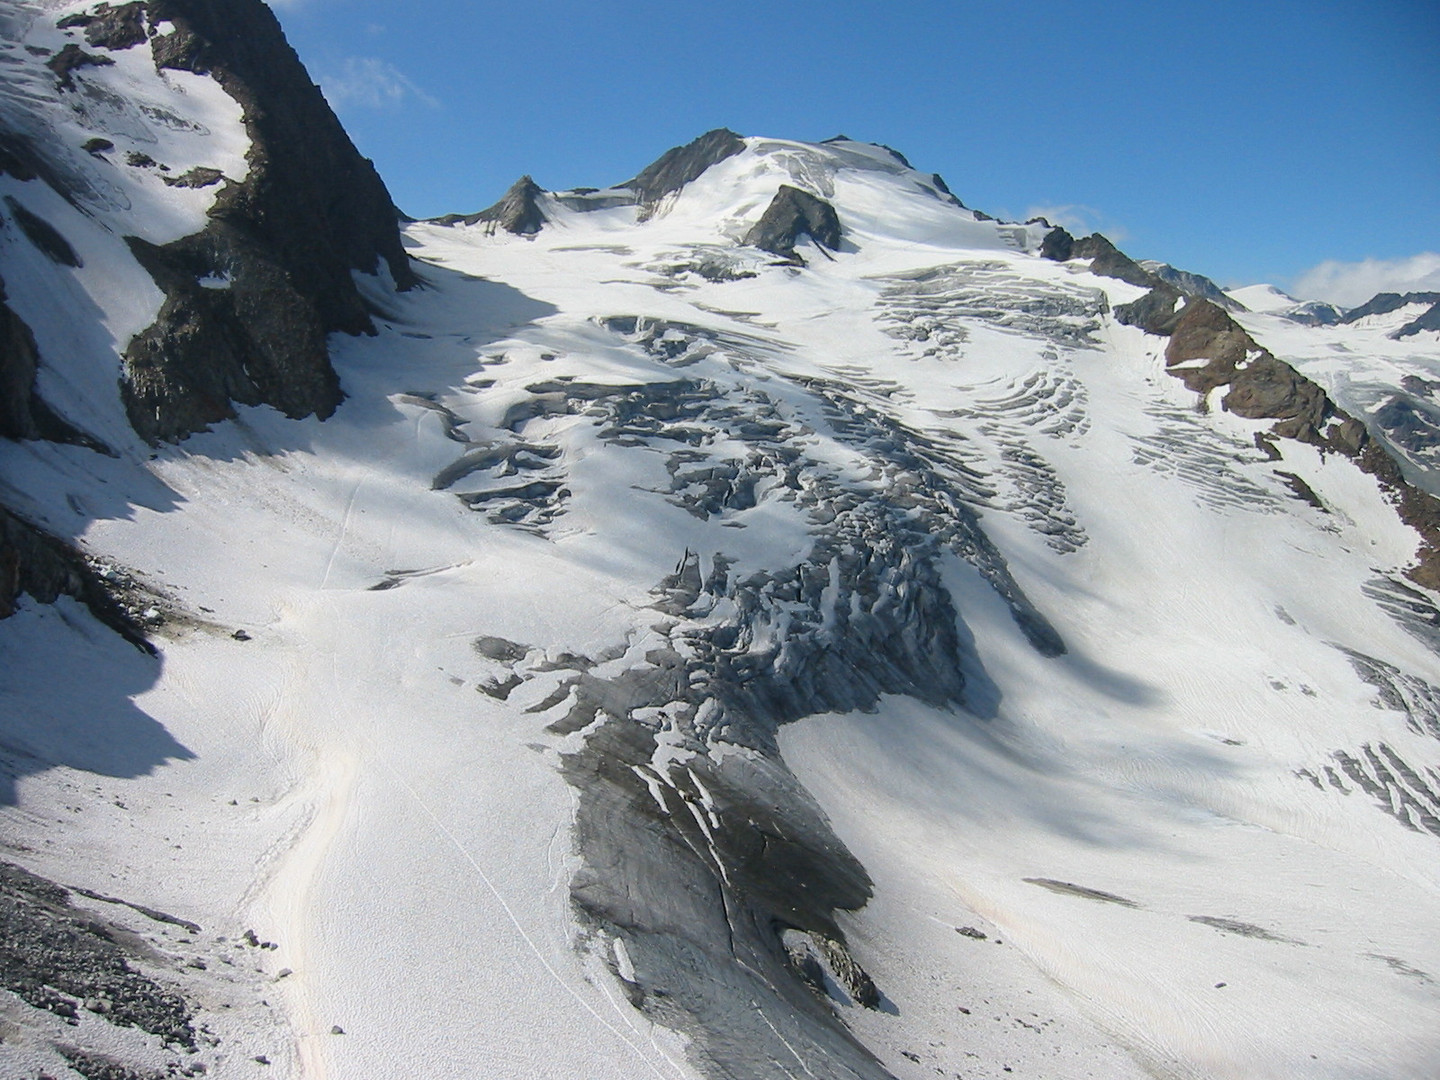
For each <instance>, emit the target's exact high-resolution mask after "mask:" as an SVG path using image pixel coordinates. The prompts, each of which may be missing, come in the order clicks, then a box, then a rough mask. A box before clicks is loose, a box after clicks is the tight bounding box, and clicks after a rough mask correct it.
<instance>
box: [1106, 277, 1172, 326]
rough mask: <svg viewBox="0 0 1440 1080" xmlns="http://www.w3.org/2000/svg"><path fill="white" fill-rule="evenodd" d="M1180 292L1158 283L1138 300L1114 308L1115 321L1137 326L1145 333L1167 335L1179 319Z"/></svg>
mask: <svg viewBox="0 0 1440 1080" xmlns="http://www.w3.org/2000/svg"><path fill="white" fill-rule="evenodd" d="M1182 310H1183V308H1182V307H1181V305H1180V293H1179V291H1178V290H1177V289H1175V288H1173V287H1172V286H1170V285H1159V286H1156V287H1155V288H1153V289H1151V290H1150V291H1149V292H1148V293H1146V294H1145V295H1144V296H1142V297H1141V298H1140V299H1139V300H1134V301H1131V302H1130V303H1128V304H1121V305H1120V306H1118V307H1117V308H1116V309H1115V321H1116V322H1121V323H1124V324H1125V325H1126V326H1138V327H1140V329H1142V330H1144V331H1145V332H1146V333H1150V334H1160V335H1168V334H1169V333H1170V332H1171V331H1172V330H1174V329H1175V324H1176V323H1177V322H1179V321H1180V313H1181V311H1182Z"/></svg>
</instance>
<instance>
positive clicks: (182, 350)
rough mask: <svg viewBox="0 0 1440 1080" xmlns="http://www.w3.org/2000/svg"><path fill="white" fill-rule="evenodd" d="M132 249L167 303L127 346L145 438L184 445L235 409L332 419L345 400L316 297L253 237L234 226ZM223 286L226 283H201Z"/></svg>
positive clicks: (135, 411)
mask: <svg viewBox="0 0 1440 1080" xmlns="http://www.w3.org/2000/svg"><path fill="white" fill-rule="evenodd" d="M130 248H131V251H132V252H133V253H134V254H135V257H136V259H137V260H138V261H139V262H140V264H141V265H142V266H144V267H145V269H146V270H148V271H149V273H150V276H151V277H153V278H154V279H155V282H156V284H157V285H159V286H160V287H161V289H163V290H164V292H165V301H164V303H163V304H162V305H161V308H160V314H159V316H158V318H156V320H155V322H154V323H153V324H152V325H151V326H150V327H148V328H147V329H146V330H144V331H143V332H141V333H139V334H137V335H135V337H134V338H133V339H132V340H131V342H130V344H129V346H128V347H127V348H126V350H125V374H126V377H125V380H124V381H123V382H122V383H121V387H120V389H121V395H122V398H123V400H124V402H125V408H126V412H127V413H128V415H129V417H130V423H131V425H132V426H133V427H134V428H135V430H136V431H137V432H138V433H139V434H140V435H141V436H142V437H143V438H145V439H147V440H149V441H151V442H156V441H159V440H162V439H180V438H183V437H184V436H186V435H188V434H190V433H191V432H193V431H198V430H201V429H202V428H205V427H206V426H208V425H209V424H212V423H216V422H218V421H221V420H225V419H228V418H229V417H232V416H234V415H235V411H234V407H233V404H232V403H239V404H242V405H260V404H269V405H273V406H275V407H276V408H277V409H280V410H281V411H282V412H284V413H285V414H286V415H287V416H292V417H300V416H305V415H307V414H309V413H312V412H313V413H317V414H319V415H320V416H322V417H324V416H328V415H330V413H332V412H333V411H334V409H335V406H336V405H338V404H339V403H340V399H341V393H340V380H339V378H338V377H337V376H336V374H335V371H334V369H333V368H332V367H331V366H330V359H329V354H328V352H327V349H326V345H325V330H324V324H323V323H321V322H320V321H319V319H318V318H317V317H316V312H315V306H314V303H313V301H312V300H311V299H310V298H309V297H307V296H306V295H305V294H304V293H302V292H301V291H300V290H299V288H298V287H297V286H296V283H295V281H294V279H293V278H292V277H291V276H290V275H289V274H287V273H286V272H285V270H284V268H283V267H281V266H277V265H276V263H275V262H274V261H273V259H271V258H270V257H269V255H270V253H269V251H268V250H267V249H266V248H265V247H263V246H262V245H260V244H257V243H256V241H255V240H254V238H253V237H251V236H249V235H247V233H246V232H245V231H243V230H240V229H235V228H233V227H232V226H229V225H227V224H224V223H219V222H217V223H213V224H212V225H211V226H210V227H209V228H207V229H206V230H205V231H204V232H202V233H198V234H197V235H195V236H192V237H187V238H186V239H184V240H181V241H179V242H177V243H174V244H170V245H167V246H166V247H157V246H155V245H153V244H148V243H146V242H144V241H143V240H136V239H134V238H132V239H131V241H130ZM202 280H207V281H209V280H218V281H222V282H224V283H225V284H224V287H222V288H213V287H207V286H206V285H202V284H200V282H201V281H202Z"/></svg>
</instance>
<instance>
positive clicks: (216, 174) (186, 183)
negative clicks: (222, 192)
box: [165, 165, 225, 188]
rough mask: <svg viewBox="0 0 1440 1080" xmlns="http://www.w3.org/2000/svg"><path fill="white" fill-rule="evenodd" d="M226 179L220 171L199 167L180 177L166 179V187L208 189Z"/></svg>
mask: <svg viewBox="0 0 1440 1080" xmlns="http://www.w3.org/2000/svg"><path fill="white" fill-rule="evenodd" d="M224 179H225V174H224V173H222V172H221V171H220V170H219V169H209V168H206V167H205V166H203V165H197V166H195V168H193V169H190V170H189V171H188V172H184V173H181V174H180V175H179V176H167V177H165V186H166V187H183V188H206V187H214V186H215V185H216V184H218V183H219V182H220V181H221V180H224Z"/></svg>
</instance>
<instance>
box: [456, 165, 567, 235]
mask: <svg viewBox="0 0 1440 1080" xmlns="http://www.w3.org/2000/svg"><path fill="white" fill-rule="evenodd" d="M543 194H544V192H543V191H542V190H541V188H540V185H539V184H537V183H535V181H534V180H532V179H531V178H530V177H529V176H522V177H521V178H520V179H519V180H516V181H515V183H513V184H511V185H510V190H509V191H507V192H505V194H504V195H503V196H502V197H501V199H500V201H499V202H497V203H496V204H495V205H494V206H491V207H489V208H488V209H485V210H481V211H480V212H479V213H478V214H468V215H461V214H448V215H446V216H445V217H442V218H436V219H435V223H436V224H437V225H480V224H484V225H486V226H487V229H486V232H487V233H488V234H493V233H494V232H495V230H496V229H504V230H505V231H506V232H508V233H513V234H514V235H516V236H533V235H534V234H535V233H538V232H539V231H540V230H541V229H542V228H543V227H544V225H545V222H546V220H547V219H546V217H545V213H544V211H543V210H541V209H540V196H541V195H543Z"/></svg>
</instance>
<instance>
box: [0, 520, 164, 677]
mask: <svg viewBox="0 0 1440 1080" xmlns="http://www.w3.org/2000/svg"><path fill="white" fill-rule="evenodd" d="M22 593H24V594H27V595H29V596H32V597H34V598H35V599H36V600H39V601H40V602H41V603H43V604H53V603H54V602H55V601H56V600H57V599H58V598H60V597H61V596H69V597H71V598H73V599H75V600H78V601H80V603H82V604H84V605H85V606H86V607H88V608H89V609H90V612H91V614H93V615H94V616H95V617H96V618H97V619H99V620H100V621H101V622H102V623H104V624H105V625H106V626H108V627H110V629H112V630H114V631H115V632H116V633H118V634H119V635H120V636H121V637H123V638H125V639H126V640H127V641H129V642H130V643H131V644H133V645H135V646H136V647H137V648H139V649H141V650H143V651H145V652H154V649H153V647H152V646H151V645H150V643H149V642H148V641H146V639H145V635H144V632H143V631H142V630H141V629H140V627H139V626H137V625H136V624H135V622H134V621H133V620H132V619H131V618H130V616H129V615H127V614H126V613H125V611H124V609H123V608H121V607H120V605H119V604H117V603H116V602H115V600H114V598H113V597H112V596H111V595H110V593H109V591H108V590H107V589H106V588H105V585H104V583H103V582H102V581H101V580H100V577H99V575H98V574H96V573H95V571H94V570H92V569H91V568H90V566H89V564H88V563H87V562H86V561H85V557H84V556H83V555H81V554H80V552H78V551H76V550H75V548H73V547H71V546H70V545H69V544H67V543H65V542H64V541H62V540H59V539H57V538H56V537H54V536H51V535H50V534H49V533H46V532H44V531H42V530H41V529H38V528H36V527H35V526H34V525H31V524H30V523H29V522H27V521H24V520H23V519H21V518H20V517H18V516H16V515H15V514H12V513H11V512H10V511H8V510H6V509H5V508H4V507H0V619H4V618H8V617H9V616H10V615H12V614H13V613H14V611H15V601H16V600H17V599H18V598H19V597H20V595H21V594H22Z"/></svg>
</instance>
